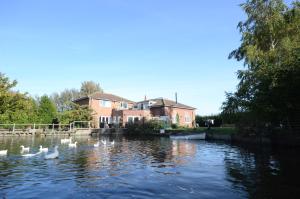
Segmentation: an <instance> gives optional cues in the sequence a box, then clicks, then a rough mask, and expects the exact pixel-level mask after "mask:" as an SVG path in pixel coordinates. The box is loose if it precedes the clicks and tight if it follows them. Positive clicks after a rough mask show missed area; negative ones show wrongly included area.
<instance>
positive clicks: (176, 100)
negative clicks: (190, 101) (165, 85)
mask: <svg viewBox="0 0 300 199" xmlns="http://www.w3.org/2000/svg"><path fill="white" fill-rule="evenodd" d="M175 102H176V104H177V92H175Z"/></svg>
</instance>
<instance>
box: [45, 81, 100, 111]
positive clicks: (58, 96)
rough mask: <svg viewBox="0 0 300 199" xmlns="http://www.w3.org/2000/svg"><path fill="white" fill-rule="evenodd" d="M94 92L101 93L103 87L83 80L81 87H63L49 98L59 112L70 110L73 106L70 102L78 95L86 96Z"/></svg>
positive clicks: (78, 96)
mask: <svg viewBox="0 0 300 199" xmlns="http://www.w3.org/2000/svg"><path fill="white" fill-rule="evenodd" d="M95 92H101V93H103V89H102V88H101V87H100V85H99V84H97V83H95V82H93V81H85V82H82V83H81V88H80V89H79V90H78V89H75V88H73V89H65V90H64V91H62V92H61V93H53V94H52V95H51V100H52V101H53V103H54V104H55V105H56V108H57V110H58V111H59V112H63V111H67V110H71V109H72V108H73V105H72V102H73V101H74V100H75V99H78V98H80V97H86V96H88V95H91V94H93V93H95Z"/></svg>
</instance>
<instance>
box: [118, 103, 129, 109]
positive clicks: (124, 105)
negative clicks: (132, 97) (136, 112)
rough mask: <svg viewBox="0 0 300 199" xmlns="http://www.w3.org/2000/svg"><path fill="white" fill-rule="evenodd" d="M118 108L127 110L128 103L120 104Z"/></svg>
mask: <svg viewBox="0 0 300 199" xmlns="http://www.w3.org/2000/svg"><path fill="white" fill-rule="evenodd" d="M120 108H121V109H127V108H128V103H127V102H121V104H120Z"/></svg>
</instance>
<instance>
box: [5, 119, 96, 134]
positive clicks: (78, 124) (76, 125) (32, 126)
mask: <svg viewBox="0 0 300 199" xmlns="http://www.w3.org/2000/svg"><path fill="white" fill-rule="evenodd" d="M92 123H93V122H92V121H74V122H72V123H70V124H60V123H59V124H54V123H52V124H40V123H27V124H25V123H24V124H16V123H13V124H0V131H11V132H15V131H20V130H22V131H24V130H25V131H26V130H27V131H30V130H38V129H44V130H46V129H47V130H52V131H53V132H54V131H55V130H58V131H72V130H76V129H86V128H89V129H90V128H91V127H92V126H91V125H92ZM84 126H85V127H84Z"/></svg>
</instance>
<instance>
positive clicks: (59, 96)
mask: <svg viewBox="0 0 300 199" xmlns="http://www.w3.org/2000/svg"><path fill="white" fill-rule="evenodd" d="M79 97H81V94H80V92H79V91H78V90H77V89H65V90H63V91H62V92H61V93H53V94H52V95H51V100H52V101H53V103H54V104H55V105H56V108H57V110H58V111H59V112H63V111H66V110H70V109H72V101H73V100H75V99H78V98H79Z"/></svg>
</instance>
